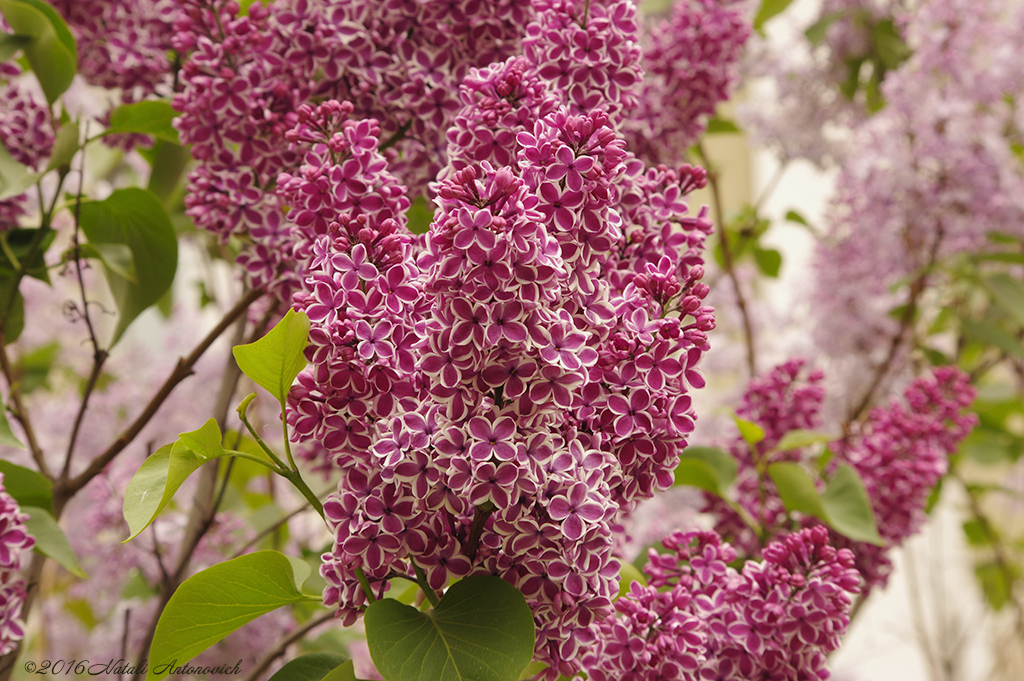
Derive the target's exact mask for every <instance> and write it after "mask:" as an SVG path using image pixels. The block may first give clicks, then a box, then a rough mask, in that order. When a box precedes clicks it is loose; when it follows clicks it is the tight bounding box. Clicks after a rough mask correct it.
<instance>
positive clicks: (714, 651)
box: [583, 527, 859, 681]
mask: <svg viewBox="0 0 1024 681" xmlns="http://www.w3.org/2000/svg"><path fill="white" fill-rule="evenodd" d="M828 541H829V534H828V531H827V530H825V528H823V527H814V528H808V529H805V530H802V531H800V532H797V533H795V534H792V535H789V536H787V537H784V538H782V539H781V540H779V541H776V542H773V543H771V544H769V545H768V546H767V547H765V549H764V558H763V560H762V561H760V562H754V561H749V562H747V563H745V564H744V566H743V569H742V570H741V571H739V572H737V571H736V570H735V569H734V568H732V567H730V563H732V562H733V561H735V559H736V552H735V550H734V549H733V548H732V547H731V546H730V545H729V544H727V543H722V542H721V539H720V538H719V536H718V535H717V534H715V533H714V532H707V531H704V532H688V533H683V532H676V533H674V534H672V535H669V536H668V537H666V538H665V539H664V540H663V542H662V545H663V547H664V548H665V549H666V550H667V553H662V554H659V553H658V552H657V551H655V550H654V549H651V550H650V558H649V562H648V563H647V565H645V566H644V572H645V573H646V574H647V577H648V582H649V585H648V586H644V585H642V584H640V583H639V582H633V584H632V585H631V587H630V590H629V592H627V593H626V594H625V595H624V596H623V597H622V598H620V599H619V600H617V601H616V603H615V614H614V615H612V616H610V617H608V618H606V619H604V620H602V621H600V622H599V623H597V624H595V625H594V626H592V627H591V629H590V631H589V632H588V634H589V635H590V637H591V638H592V640H591V642H590V645H588V646H587V649H586V653H585V654H584V656H583V668H584V670H585V671H586V672H587V675H588V678H589V679H594V680H595V681H611V680H612V679H615V680H616V681H618V680H619V679H624V680H627V679H628V680H629V681H647V680H652V681H653V680H655V679H680V680H682V681H691V680H692V681H698V680H703V679H709V680H710V679H716V680H723V681H747V680H749V679H754V678H757V679H772V680H776V679H778V680H780V681H782V680H786V681H789V680H792V681H796V680H798V679H800V680H804V679H807V680H810V679H827V678H829V676H830V674H829V671H828V668H827V665H826V662H827V657H826V656H827V654H828V653H829V652H830V651H832V650H835V649H836V648H837V647H838V646H839V637H840V636H841V635H842V634H843V633H844V632H845V631H846V628H847V626H848V625H849V622H850V605H851V596H852V595H854V594H856V593H858V591H859V587H858V583H859V577H858V575H857V571H856V570H855V569H854V568H853V561H854V558H853V553H852V552H851V551H850V550H848V549H839V550H836V549H835V548H833V547H832V546H830V545H829V543H828Z"/></svg>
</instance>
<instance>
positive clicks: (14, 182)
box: [0, 140, 43, 201]
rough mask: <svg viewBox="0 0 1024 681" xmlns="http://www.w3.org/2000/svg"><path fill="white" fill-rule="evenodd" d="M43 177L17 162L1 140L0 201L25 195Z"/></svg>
mask: <svg viewBox="0 0 1024 681" xmlns="http://www.w3.org/2000/svg"><path fill="white" fill-rule="evenodd" d="M42 176H43V175H42V173H34V172H32V170H31V169H30V168H29V167H28V166H26V165H24V164H22V163H19V162H18V161H16V160H15V159H14V157H13V156H11V152H9V151H7V147H6V146H4V144H3V140H0V201H3V200H4V199H9V198H11V197H12V196H19V195H21V194H24V193H25V192H26V191H27V190H28V188H29V187H31V186H32V185H34V184H35V183H36V181H37V180H38V179H39V178H40V177H42Z"/></svg>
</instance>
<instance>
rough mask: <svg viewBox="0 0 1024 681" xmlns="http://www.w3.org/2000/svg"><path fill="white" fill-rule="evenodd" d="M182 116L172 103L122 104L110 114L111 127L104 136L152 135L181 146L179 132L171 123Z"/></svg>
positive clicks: (148, 101) (147, 101)
mask: <svg viewBox="0 0 1024 681" xmlns="http://www.w3.org/2000/svg"><path fill="white" fill-rule="evenodd" d="M180 115H181V114H179V113H178V112H177V111H175V110H174V107H172V106H171V105H170V103H168V102H165V101H162V100H146V101H144V102H135V103H134V104H122V105H121V106H119V107H117V108H116V109H114V110H113V111H112V112H111V113H110V126H109V127H108V128H107V131H106V132H105V133H104V134H105V135H111V134H114V133H136V134H143V135H152V136H153V137H156V138H157V139H162V140H164V141H165V142H171V143H172V144H179V141H178V131H177V130H175V129H174V126H173V125H171V121H173V120H174V119H175V118H177V117H178V116H180Z"/></svg>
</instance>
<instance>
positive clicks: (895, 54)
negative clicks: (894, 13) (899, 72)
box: [871, 19, 911, 71]
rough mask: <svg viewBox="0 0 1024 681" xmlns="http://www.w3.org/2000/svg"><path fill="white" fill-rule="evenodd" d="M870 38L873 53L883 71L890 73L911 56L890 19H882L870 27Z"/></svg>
mask: <svg viewBox="0 0 1024 681" xmlns="http://www.w3.org/2000/svg"><path fill="white" fill-rule="evenodd" d="M871 37H872V38H873V39H874V44H875V50H874V51H875V54H876V55H877V56H878V61H879V62H880V63H879V66H881V67H882V69H884V70H887V71H891V70H892V69H895V68H897V67H899V65H900V64H902V63H903V62H905V61H906V60H907V59H908V58H909V57H910V55H911V50H910V48H909V47H907V43H905V42H904V41H903V36H901V35H900V32H899V29H897V28H896V23H895V22H894V21H893V20H892V19H882V20H881V21H879V22H878V23H876V24H875V25H874V26H872V28H871ZM876 70H878V69H876Z"/></svg>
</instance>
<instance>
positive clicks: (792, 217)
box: [786, 210, 811, 227]
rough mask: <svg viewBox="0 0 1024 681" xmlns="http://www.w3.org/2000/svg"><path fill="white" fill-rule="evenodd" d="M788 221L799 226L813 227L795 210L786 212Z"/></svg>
mask: <svg viewBox="0 0 1024 681" xmlns="http://www.w3.org/2000/svg"><path fill="white" fill-rule="evenodd" d="M786 219H787V220H789V221H790V222H795V223H797V224H798V225H803V226H804V227H810V226H811V225H810V223H808V222H807V219H806V218H804V216H803V215H801V214H800V213H798V212H796V211H795V210H789V211H786Z"/></svg>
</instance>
